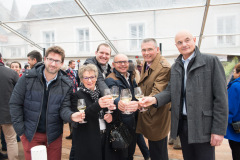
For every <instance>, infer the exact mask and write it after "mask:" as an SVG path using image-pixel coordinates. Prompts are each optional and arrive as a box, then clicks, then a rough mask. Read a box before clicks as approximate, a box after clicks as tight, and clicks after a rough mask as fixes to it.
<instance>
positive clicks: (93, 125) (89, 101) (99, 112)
mask: <svg viewBox="0 0 240 160" xmlns="http://www.w3.org/2000/svg"><path fill="white" fill-rule="evenodd" d="M97 76H98V71H97V68H96V67H95V65H92V64H88V65H83V66H82V67H81V68H80V69H79V77H80V79H81V84H80V86H79V90H78V91H77V92H76V93H73V95H72V97H71V102H72V110H74V111H77V102H78V99H84V100H85V102H86V109H85V119H84V120H85V121H87V123H83V124H80V123H74V124H73V139H72V147H73V152H74V153H71V156H70V157H73V155H74V158H73V159H74V160H105V159H106V160H113V159H114V160H115V159H117V158H115V156H116V157H117V155H116V153H117V152H115V151H113V150H112V149H111V148H110V144H109V142H108V137H107V135H108V134H109V123H111V122H112V120H113V117H114V116H112V114H105V111H107V108H108V107H109V108H110V109H113V108H114V107H115V105H114V104H113V100H112V99H111V96H104V97H101V98H99V97H100V90H99V88H98V86H97V85H96V81H97ZM113 115H114V113H113ZM70 159H72V158H70Z"/></svg>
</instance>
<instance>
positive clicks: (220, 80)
mask: <svg viewBox="0 0 240 160" xmlns="http://www.w3.org/2000/svg"><path fill="white" fill-rule="evenodd" d="M175 42H176V46H177V48H178V50H179V52H180V53H181V54H180V55H179V57H178V58H177V60H176V62H175V63H174V64H173V65H172V68H171V78H170V82H169V84H168V86H167V88H166V89H165V90H164V91H163V92H161V93H159V94H157V95H155V96H153V97H147V98H145V99H144V100H143V103H142V104H141V105H142V106H148V105H151V104H155V105H156V107H157V108H158V107H161V106H162V105H164V104H166V103H168V102H170V101H171V102H172V107H171V137H172V138H176V136H177V135H179V136H180V140H181V144H182V152H183V158H184V159H185V160H193V159H194V160H195V159H199V160H202V159H207V160H214V159H215V146H220V145H221V143H222V141H223V137H224V135H225V134H226V129H227V121H228V102H227V89H226V78H225V74H224V70H223V67H222V64H221V62H220V61H219V59H218V58H217V57H216V56H212V55H207V54H202V53H201V52H200V51H199V49H198V47H197V46H195V43H196V38H195V37H193V36H192V34H190V33H189V32H188V31H181V32H179V33H178V34H177V35H176V37H175Z"/></svg>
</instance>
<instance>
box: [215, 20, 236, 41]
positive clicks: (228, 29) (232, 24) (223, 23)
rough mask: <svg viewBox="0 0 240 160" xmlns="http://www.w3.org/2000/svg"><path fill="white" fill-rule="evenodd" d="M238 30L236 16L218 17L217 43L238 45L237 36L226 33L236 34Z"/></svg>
mask: <svg viewBox="0 0 240 160" xmlns="http://www.w3.org/2000/svg"><path fill="white" fill-rule="evenodd" d="M235 32H236V17H235V16H225V17H219V18H217V33H218V34H220V35H218V36H217V44H218V45H220V46H231V45H232V46H234V45H236V36H234V35H224V34H235Z"/></svg>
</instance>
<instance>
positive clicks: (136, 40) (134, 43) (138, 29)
mask: <svg viewBox="0 0 240 160" xmlns="http://www.w3.org/2000/svg"><path fill="white" fill-rule="evenodd" d="M144 30H145V28H144V24H131V25H130V38H131V40H130V50H139V49H140V47H141V42H142V39H143V38H144Z"/></svg>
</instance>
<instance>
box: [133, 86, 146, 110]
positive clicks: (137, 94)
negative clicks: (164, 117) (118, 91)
mask: <svg viewBox="0 0 240 160" xmlns="http://www.w3.org/2000/svg"><path fill="white" fill-rule="evenodd" d="M134 95H135V98H136V99H137V100H138V101H139V102H141V101H142V98H143V97H144V95H143V93H142V90H141V88H140V87H136V88H134ZM139 110H140V112H145V111H147V109H145V108H144V107H142V108H141V109H139Z"/></svg>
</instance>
